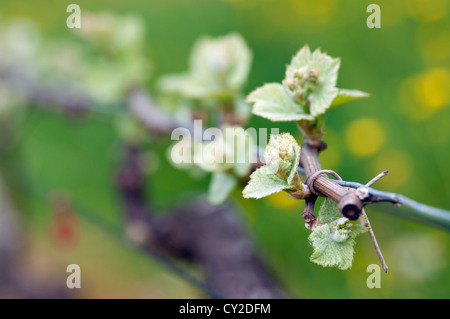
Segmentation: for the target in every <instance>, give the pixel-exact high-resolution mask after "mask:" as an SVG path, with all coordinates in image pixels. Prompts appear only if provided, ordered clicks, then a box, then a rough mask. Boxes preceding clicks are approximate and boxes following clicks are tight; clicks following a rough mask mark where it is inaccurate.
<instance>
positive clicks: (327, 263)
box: [309, 224, 355, 270]
mask: <svg viewBox="0 0 450 319" xmlns="http://www.w3.org/2000/svg"><path fill="white" fill-rule="evenodd" d="M332 232H333V230H332V227H331V226H330V224H325V225H322V226H318V227H316V228H315V229H314V231H313V232H312V233H311V235H310V236H309V240H310V242H311V243H312V245H313V247H314V252H313V254H312V255H311V261H313V262H315V263H316V264H318V265H321V266H323V267H337V268H339V269H341V270H346V269H349V268H351V266H352V263H353V245H354V244H355V240H354V239H353V238H348V239H347V240H344V241H336V240H334V239H333V237H332Z"/></svg>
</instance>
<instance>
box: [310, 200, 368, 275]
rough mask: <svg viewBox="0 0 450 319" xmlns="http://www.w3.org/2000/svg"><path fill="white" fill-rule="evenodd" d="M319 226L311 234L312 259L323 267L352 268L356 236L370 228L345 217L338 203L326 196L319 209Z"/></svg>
mask: <svg viewBox="0 0 450 319" xmlns="http://www.w3.org/2000/svg"><path fill="white" fill-rule="evenodd" d="M318 222H319V226H317V227H316V228H315V229H314V230H313V231H312V233H311V235H310V236H309V241H310V242H311V244H312V246H313V249H314V252H313V254H312V255H311V261H313V262H315V263H316V264H318V265H321V266H323V267H337V268H339V269H341V270H346V269H349V268H351V266H352V263H353V253H354V249H353V246H354V245H355V243H356V242H355V238H356V237H357V236H358V235H359V234H362V233H365V232H367V231H368V230H369V229H368V228H366V227H364V226H362V225H361V224H358V223H354V222H351V221H350V220H348V219H347V218H345V217H343V216H342V214H341V213H340V211H339V209H338V207H337V204H336V203H335V202H334V201H332V200H331V199H329V198H326V199H325V200H324V201H323V203H322V205H321V206H320V209H319V217H318Z"/></svg>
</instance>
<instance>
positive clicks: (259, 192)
mask: <svg viewBox="0 0 450 319" xmlns="http://www.w3.org/2000/svg"><path fill="white" fill-rule="evenodd" d="M293 188H294V186H291V185H289V184H288V183H287V182H286V181H285V180H283V179H281V178H280V177H279V176H277V175H275V174H274V173H273V172H272V170H271V169H270V168H268V167H267V166H263V167H260V168H258V169H257V170H256V171H254V172H253V174H252V175H251V176H250V181H249V182H248V184H247V186H246V187H245V188H244V191H243V192H242V194H243V195H244V197H245V198H256V199H258V198H263V197H266V196H269V195H271V194H275V193H278V192H281V191H282V190H286V189H293Z"/></svg>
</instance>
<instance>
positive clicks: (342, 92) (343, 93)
mask: <svg viewBox="0 0 450 319" xmlns="http://www.w3.org/2000/svg"><path fill="white" fill-rule="evenodd" d="M369 96H370V95H369V94H368V93H366V92H363V91H359V90H346V89H339V92H338V95H337V96H336V97H335V98H334V100H333V103H331V106H330V108H333V107H336V106H338V105H341V104H344V103H347V102H351V101H355V100H359V99H364V98H367V97H369Z"/></svg>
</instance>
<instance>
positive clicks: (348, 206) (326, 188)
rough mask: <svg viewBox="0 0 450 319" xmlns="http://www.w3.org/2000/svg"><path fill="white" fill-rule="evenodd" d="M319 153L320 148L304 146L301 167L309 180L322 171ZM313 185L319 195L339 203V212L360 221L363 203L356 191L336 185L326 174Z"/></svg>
mask: <svg viewBox="0 0 450 319" xmlns="http://www.w3.org/2000/svg"><path fill="white" fill-rule="evenodd" d="M319 151H320V148H315V147H312V146H310V145H308V144H305V145H303V146H302V151H301V156H300V165H301V166H302V167H303V168H304V170H305V175H306V178H307V179H308V178H310V176H312V175H313V174H314V173H316V172H318V171H320V170H321V169H322V168H321V166H320V162H319V157H318V156H319ZM313 185H314V189H315V190H316V191H317V192H318V193H320V194H321V195H323V196H326V197H329V198H331V199H332V200H334V201H335V202H337V203H338V204H339V210H340V211H341V212H342V214H343V215H344V216H345V217H347V218H349V219H352V220H355V219H358V217H359V215H360V214H361V210H362V207H363V203H362V201H361V200H360V199H359V198H358V197H357V196H356V195H355V191H354V190H350V189H348V188H346V187H342V186H340V185H338V184H336V183H335V182H333V181H332V180H331V179H329V178H328V177H327V176H326V175H325V174H323V175H319V176H317V178H316V179H315V180H314V181H313Z"/></svg>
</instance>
